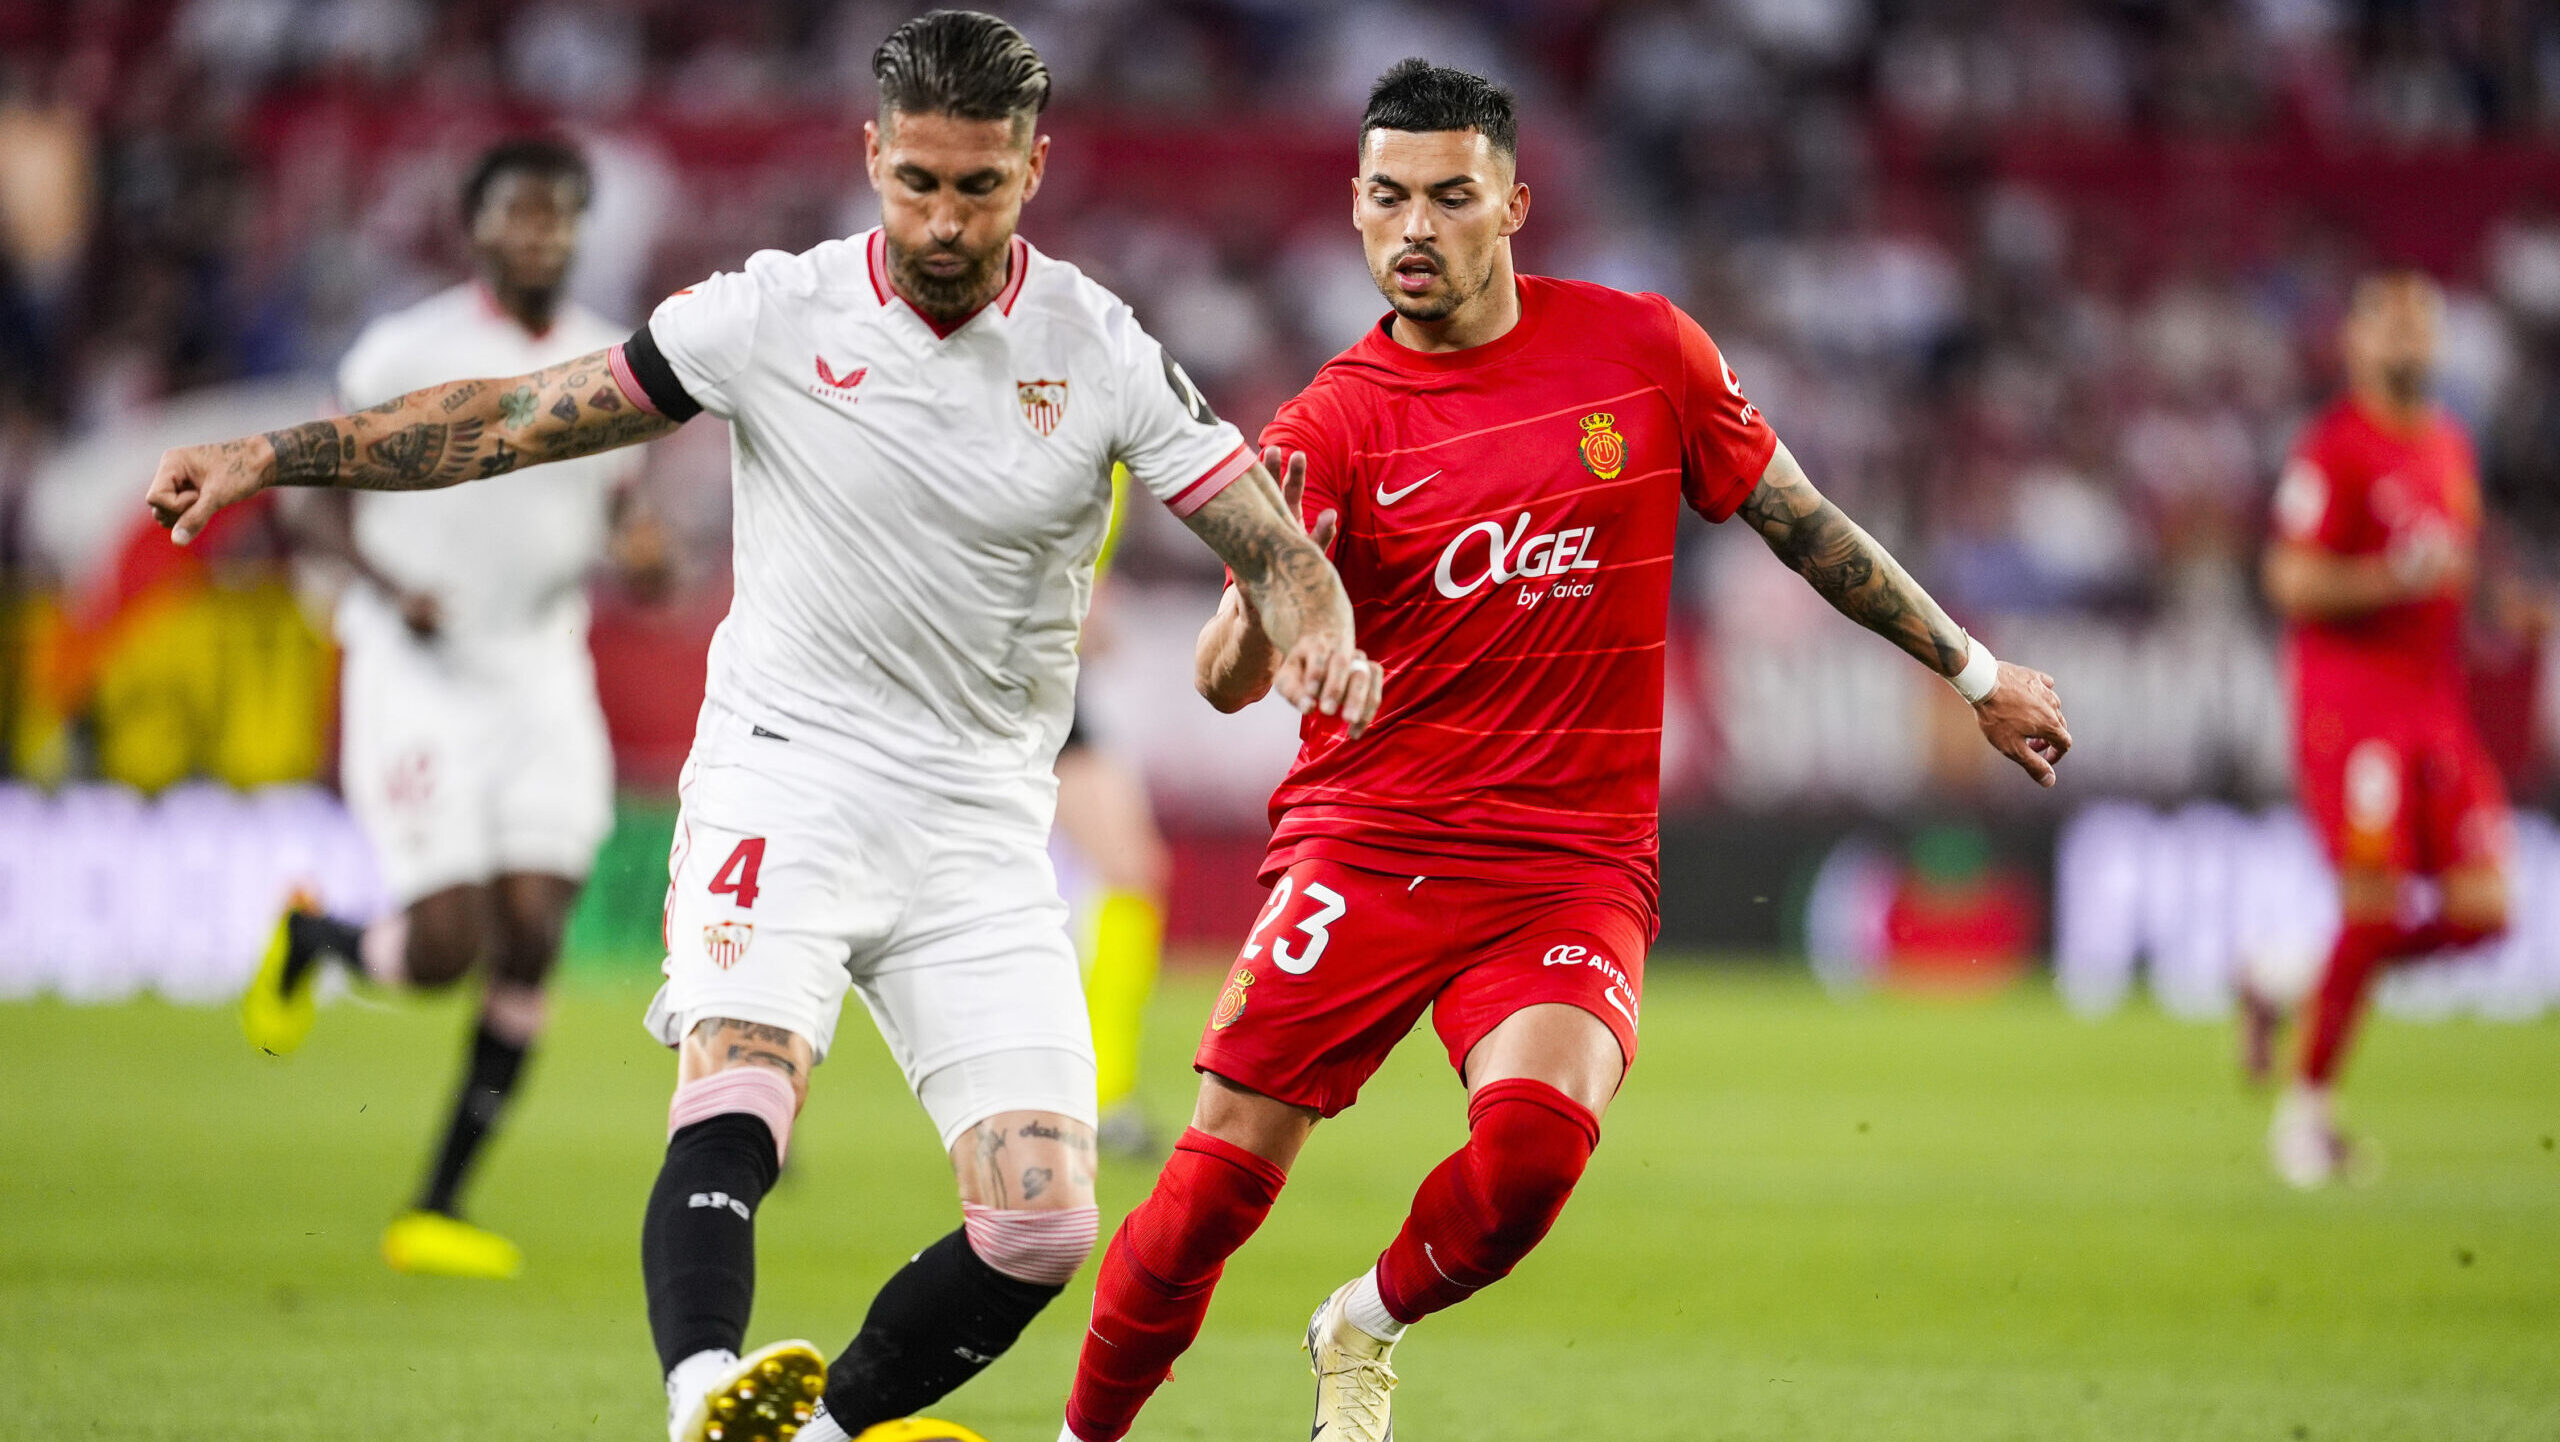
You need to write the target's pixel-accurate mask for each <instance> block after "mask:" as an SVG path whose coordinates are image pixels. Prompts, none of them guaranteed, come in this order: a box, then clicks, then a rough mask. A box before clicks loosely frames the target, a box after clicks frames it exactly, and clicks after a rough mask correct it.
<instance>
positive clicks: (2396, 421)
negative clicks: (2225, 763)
mask: <svg viewBox="0 0 2560 1442" xmlns="http://www.w3.org/2000/svg"><path fill="white" fill-rule="evenodd" d="M2443 304H2444V303H2443V299H2442V297H2441V296H2440V295H2439V294H2438V292H2437V290H2436V287H2435V285H2434V284H2433V282H2431V281H2429V280H2427V279H2426V278H2425V277H2423V276H2420V275H2415V274H2407V273H2401V274H2391V275H2381V276H2375V277H2371V278H2369V279H2367V280H2365V281H2364V282H2363V283H2362V284H2360V285H2358V286H2357V287H2356V291H2355V298H2354V303H2353V305H2352V306H2351V307H2350V309H2349V312H2348V316H2347V320H2346V325H2345V328H2344V330H2343V332H2342V339H2343V342H2344V345H2343V350H2344V354H2345V359H2346V368H2347V394H2346V395H2345V396H2344V397H2342V398H2341V399H2339V400H2338V402H2337V403H2336V404H2334V405H2332V406H2331V407H2329V409H2328V410H2327V411H2326V412H2324V413H2322V414H2321V416H2320V417H2319V418H2318V419H2317V420H2315V421H2313V422H2312V424H2311V427H2310V429H2309V430H2307V431H2305V432H2304V433H2303V437H2302V440H2301V442H2300V443H2299V444H2298V445H2297V447H2296V448H2295V452H2294V457H2293V460H2292V462H2291V464H2290V465H2288V466H2287V467H2286V470H2285V474H2284V479H2283V481H2282V482H2281V483H2279V484H2278V486H2277V487H2276V497H2275V527H2274V529H2275V535H2274V539H2273V540H2272V542H2271V543H2270V544H2269V546H2268V549H2267V556H2266V568H2265V569H2266V576H2265V579H2266V590H2267V598H2268V600H2269V601H2270V602H2271V603H2272V604H2273V605H2274V607H2275V609H2276V611H2277V612H2278V613H2279V614H2281V615H2282V616H2283V617H2284V618H2285V622H2286V627H2285V630H2286V635H2285V650H2286V656H2287V661H2288V664H2289V666H2290V669H2291V672H2292V682H2293V693H2294V757H2295V769H2296V772H2297V781H2298V784H2299V785H2300V787H2301V794H2302V804H2303V809H2304V810H2306V811H2308V812H2309V813H2310V815H2311V818H2312V821H2313V824H2314V825H2315V826H2316V827H2317V828H2318V830H2319V832H2320V836H2321V839H2322V841H2323V842H2325V843H2326V844H2327V846H2328V849H2329V856H2330V859H2331V860H2332V861H2333V862H2335V863H2336V865H2337V868H2338V893H2339V903H2340V913H2341V918H2342V924H2341V925H2340V926H2339V928H2338V936H2337V940H2336V941H2335V942H2334V943H2333V944H2332V945H2331V948H2330V952H2329V961H2328V966H2327V968H2326V969H2325V970H2324V971H2323V972H2322V973H2321V977H2320V982H2319V985H2318V988H2317V989H2316V990H2315V991H2314V992H2313V993H2312V996H2311V1000H2310V1003H2309V1007H2308V1010H2307V1013H2306V1020H2305V1025H2304V1030H2303V1037H2302V1049H2301V1052H2300V1055H2299V1058H2298V1060H2297V1062H2296V1066H2295V1074H2294V1079H2293V1082H2292V1084H2291V1085H2290V1086H2289V1087H2288V1088H2287V1089H2286V1091H2285V1094H2284V1097H2283V1099H2282V1100H2281V1101H2279V1102H2278V1103H2277V1106H2276V1115H2275V1121H2274V1124H2273V1125H2272V1126H2271V1127H2270V1129H2269V1131H2268V1137H2267V1146H2268V1153H2269V1157H2270V1159H2271V1160H2272V1161H2273V1162H2274V1164H2275V1168H2276V1171H2277V1173H2278V1174H2279V1175H2281V1176H2282V1177H2283V1178H2284V1179H2285V1180H2286V1181H2288V1182H2291V1183H2292V1184H2294V1185H2295V1186H2299V1187H2315V1186H2319V1185H2321V1184H2323V1183H2325V1182H2328V1181H2330V1180H2331V1179H2333V1178H2334V1177H2336V1176H2337V1174H2338V1172H2339V1170H2340V1169H2341V1167H2342V1166H2343V1165H2344V1164H2345V1161H2346V1159H2347V1147H2346V1144H2345V1142H2344V1139H2343V1138H2342V1137H2341V1135H2340V1134H2339V1132H2338V1129H2337V1124H2336V1121H2335V1119H2334V1114H2333V1110H2332V1107H2331V1102H2330V1095H2331V1088H2332V1086H2333V1085H2334V1084H2335V1083H2336V1080H2337V1075H2338V1067H2339V1063H2340V1061H2341V1060H2342V1059H2343V1057H2344V1056H2345V1051H2346V1044H2347V1040H2348V1037H2349V1035H2350V1034H2351V1033H2352V1032H2353V1030H2354V1029H2355V1024H2356V1017H2357V1014H2358V1012H2359V1011H2361V1009H2362V1007H2363V1004H2364V996H2365V992H2366V991H2367V990H2368V989H2369V987H2370V986H2371V984H2372V981H2373V978H2374V976H2375V974H2376V973H2377V972H2378V971H2379V970H2381V969H2382V968H2383V967H2385V966H2387V965H2389V964H2390V963H2392V962H2394V961H2399V960H2403V959H2406V958H2410V957H2417V956H2423V955H2425V954H2427V953H2429V952H2434V951H2438V950H2442V949H2444V948H2446V947H2453V946H2466V945H2470V944H2472V943H2475V942H2479V941H2484V940H2487V939H2488V938H2490V937H2492V936H2495V935H2497V934H2498V933H2499V932H2501V931H2503V930H2505V929H2506V924H2507V887H2506V872H2505V856H2506V844H2507V835H2508V825H2507V800H2506V793H2505V788H2504V787H2503V786H2502V785H2501V784H2500V782H2499V779H2498V773H2497V768H2496V765H2495V763H2494V762H2492V761H2491V759H2490V756H2489V752H2488V749H2487V747H2485V746H2484V745H2482V743H2481V740H2480V737H2479V735H2478V733H2477V731H2476V729H2475V728H2474V726H2473V724H2472V721H2471V716H2470V713H2469V710H2468V709H2467V704H2466V701H2465V695H2464V683H2463V667H2462V618H2463V611H2464V606H2465V598H2466V597H2467V595H2468V594H2469V591H2470V589H2471V574H2472V562H2473V557H2474V554H2475V552H2476V549H2477V545H2478V540H2479V534H2480V488H2479V483H2478V481H2477V479H2476V469H2475V467H2474V465H2473V461H2472V455H2471V443H2470V441H2469V440H2468V439H2466V438H2465V437H2464V435H2463V433H2462V427H2461V426H2460V425H2459V424H2458V423H2457V422H2456V421H2455V420H2454V419H2453V418H2452V417H2451V416H2449V415H2447V414H2445V413H2444V412H2443V411H2442V410H2441V409H2439V408H2437V407H2436V406H2435V405H2434V404H2433V403H2432V402H2430V401H2429V400H2428V398H2427V382H2428V373H2429V370H2430V368H2431V366H2432V364H2433V362H2434V357H2435V338H2436V323H2437V318H2438V316H2439V313H2440V312H2441V311H2442V309H2443ZM2413 876H2422V877H2427V878H2430V879H2431V880H2433V881H2434V882H2435V883H2436V887H2435V890H2436V893H2437V896H2438V898H2439V900H2438V904H2437V906H2436V908H2435V911H2434V913H2433V914H2432V915H2431V916H2428V917H2427V918H2426V919H2424V920H2421V921H2415V922H2412V921H2410V920H2408V919H2407V918H2406V917H2404V915H2403V913H2402V909H2401V898H2402V892H2403V889H2404V887H2403V883H2404V882H2406V881H2407V880H2408V879H2409V878H2410V877H2413ZM2249 1012H2250V1024H2251V1027H2252V1031H2253V1040H2254V1041H2257V1042H2258V1043H2259V1044H2258V1045H2256V1046H2253V1048H2252V1049H2253V1051H2255V1052H2257V1053H2259V1054H2261V1055H2263V1053H2264V1045H2263V1038H2264V1036H2265V1033H2266V1029H2267V1028H2268V1026H2269V1025H2270V1023H2271V1019H2272V1012H2271V1011H2270V1010H2269V1009H2268V1008H2267V1007H2266V1006H2265V1005H2264V1004H2263V1003H2262V1002H2258V1001H2256V1000H2255V999H2252V1004H2251V1005H2250V1007H2249Z"/></svg>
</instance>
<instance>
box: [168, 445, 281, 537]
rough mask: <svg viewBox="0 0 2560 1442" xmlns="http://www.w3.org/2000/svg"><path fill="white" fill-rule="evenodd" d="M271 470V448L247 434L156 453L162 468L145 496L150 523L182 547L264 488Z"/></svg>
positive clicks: (271, 472) (273, 461)
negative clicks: (218, 513) (215, 515)
mask: <svg viewBox="0 0 2560 1442" xmlns="http://www.w3.org/2000/svg"><path fill="white" fill-rule="evenodd" d="M274 469H275V450H274V448H273V447H271V446H270V445H268V444H267V441H266V438H265V437H263V436H248V437H244V438H243V439H240V440H236V441H224V442H222V443H221V444H219V445H211V446H180V447H178V448H177V449H176V450H173V451H163V452H162V453H161V455H160V469H159V470H158V472H156V473H155V474H153V476H152V477H151V489H150V491H149V492H148V493H147V494H146V495H145V496H144V497H143V499H144V501H145V502H146V503H148V504H149V505H150V507H151V516H152V519H154V520H156V521H158V522H159V523H160V524H161V525H162V526H163V527H165V528H166V529H167V530H168V532H169V539H171V540H173V541H175V542H177V543H178V544H179V545H181V546H183V545H185V544H186V543H187V542H189V541H192V540H194V539H195V538H196V536H197V535H198V534H199V533H200V532H202V531H203V530H204V528H205V523H206V522H207V521H210V520H212V519H213V513H214V512H216V511H219V510H221V509H222V508H223V507H225V506H229V505H235V504H237V503H239V502H241V501H245V500H247V499H249V498H250V497H251V496H254V495H256V494H257V493H258V492H260V491H262V490H264V489H266V485H267V480H268V477H269V476H270V475H271V474H273V472H274Z"/></svg>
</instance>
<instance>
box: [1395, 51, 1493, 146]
mask: <svg viewBox="0 0 2560 1442" xmlns="http://www.w3.org/2000/svg"><path fill="white" fill-rule="evenodd" d="M1372 130H1407V131H1414V132H1417V133H1418V132H1424V131H1432V130H1476V131H1481V132H1483V134H1484V138H1485V140H1486V141H1487V142H1488V143H1490V144H1491V145H1492V146H1493V148H1494V149H1495V150H1496V151H1498V152H1499V153H1501V154H1504V155H1518V154H1519V153H1520V117H1519V114H1518V112H1517V109H1516V108H1515V106H1514V103H1513V101H1512V98H1511V92H1510V91H1509V90H1507V89H1505V88H1504V87H1502V86H1500V85H1497V84H1495V83H1494V82H1492V81H1490V80H1487V79H1485V78H1484V77H1483V76H1481V75H1477V74H1474V73H1472V72H1470V71H1465V70H1455V69H1452V68H1450V67H1448V66H1446V65H1434V64H1432V63H1431V62H1430V61H1428V60H1424V59H1422V58H1420V57H1418V56H1417V57H1415V58H1413V59H1409V60H1399V61H1397V62H1396V63H1395V65H1394V67H1393V68H1391V69H1390V70H1388V71H1387V73H1386V74H1384V75H1381V76H1379V77H1378V83H1377V84H1376V85H1375V86H1373V87H1371V89H1370V91H1369V108H1368V110H1367V111H1365V112H1363V113H1362V115H1361V116H1360V143H1361V144H1362V145H1367V144H1368V143H1369V132H1370V131H1372Z"/></svg>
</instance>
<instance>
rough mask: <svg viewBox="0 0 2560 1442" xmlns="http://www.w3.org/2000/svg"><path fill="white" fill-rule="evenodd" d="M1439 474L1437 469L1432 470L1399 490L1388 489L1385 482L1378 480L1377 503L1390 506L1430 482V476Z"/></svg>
mask: <svg viewBox="0 0 2560 1442" xmlns="http://www.w3.org/2000/svg"><path fill="white" fill-rule="evenodd" d="M1439 474H1440V473H1439V472H1438V471H1433V472H1432V473H1431V475H1429V476H1424V477H1423V478H1422V479H1421V480H1418V481H1416V482H1414V483H1413V484H1412V485H1409V486H1407V487H1405V488H1404V489H1403V490H1401V491H1391V490H1388V489H1387V483H1386V482H1384V481H1380V482H1379V483H1378V504H1379V505H1382V506H1392V505H1394V504H1395V503H1396V502H1398V501H1401V500H1403V499H1404V498H1405V497H1407V496H1410V495H1412V494H1413V493H1414V492H1416V491H1418V490H1421V489H1422V488H1423V487H1424V486H1427V485H1429V484H1431V478H1432V476H1437V475H1439Z"/></svg>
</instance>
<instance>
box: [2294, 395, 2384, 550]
mask: <svg viewBox="0 0 2560 1442" xmlns="http://www.w3.org/2000/svg"><path fill="white" fill-rule="evenodd" d="M2366 479H2367V478H2366V476H2365V474H2364V468H2363V467H2361V466H2359V465H2357V464H2356V463H2355V457H2354V456H2353V455H2352V454H2351V453H2350V451H2349V448H2348V447H2347V446H2345V445H2344V444H2343V443H2342V442H2341V441H2340V440H2339V439H2338V435H2337V429H2336V428H2335V427H2333V426H2327V425H2320V426H2314V427H2313V428H2312V429H2311V430H2310V431H2308V432H2306V433H2305V434H2304V435H2303V437H2302V439H2301V440H2300V441H2298V442H2296V443H2295V445H2294V449H2293V459H2291V460H2289V461H2287V462H2286V463H2285V468H2284V475H2283V477H2282V478H2281V479H2279V480H2278V481H2277V482H2276V493H2275V501H2274V512H2275V514H2274V517H2273V519H2274V523H2275V533H2276V534H2277V535H2278V536H2280V537H2282V538H2284V539H2285V540H2287V541H2291V542H2293V543H2294V544H2296V545H2303V546H2316V547H2318V548H2319V549H2321V550H2324V551H2333V552H2336V553H2337V554H2339V555H2342V556H2354V555H2361V554H2364V553H2366V552H2369V551H2377V550H2380V549H2382V545H2383V542H2384V540H2385V539H2386V538H2385V537H2384V535H2383V533H2382V527H2381V525H2380V524H2379V523H2378V522H2377V521H2376V520H2375V518H2374V514H2373V507H2372V505H2371V496H2370V494H2369V488H2368V487H2367V485H2366Z"/></svg>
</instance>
